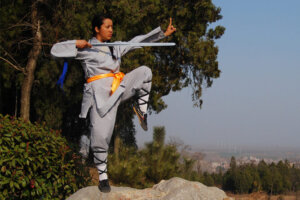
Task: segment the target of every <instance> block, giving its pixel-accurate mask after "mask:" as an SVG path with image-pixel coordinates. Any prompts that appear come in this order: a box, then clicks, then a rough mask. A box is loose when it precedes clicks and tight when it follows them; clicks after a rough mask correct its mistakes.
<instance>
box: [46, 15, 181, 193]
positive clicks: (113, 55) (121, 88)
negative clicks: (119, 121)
mask: <svg viewBox="0 0 300 200" xmlns="http://www.w3.org/2000/svg"><path fill="white" fill-rule="evenodd" d="M92 31H93V37H92V38H91V39H90V40H89V41H86V40H68V41H64V42H59V43H56V44H54V45H53V47H52V48H51V55H52V56H53V57H54V58H73V59H76V60H79V61H80V62H81V65H82V67H83V71H84V73H85V78H86V80H87V82H86V83H85V84H84V89H83V98H82V105H81V113H80V115H79V117H80V118H86V116H87V114H88V112H89V115H90V132H91V136H90V142H91V149H92V151H93V156H94V163H95V165H96V167H97V169H98V172H99V185H98V187H99V190H100V191H101V192H110V185H109V181H108V176H107V151H108V148H109V143H110V140H111V136H112V133H113V129H114V124H115V120H116V114H117V110H118V106H119V104H120V103H121V102H123V101H125V100H127V99H129V98H130V97H133V96H137V103H136V104H134V106H133V110H134V112H135V113H136V114H137V116H138V119H139V122H140V124H141V126H142V128H143V129H144V130H147V106H148V99H149V93H150V89H151V80H152V72H151V69H150V68H148V67H146V66H140V67H138V68H136V69H134V70H132V71H131V72H129V73H127V74H126V75H125V74H123V73H122V72H120V65H121V57H122V56H124V55H125V54H126V53H127V52H129V51H131V50H133V49H136V48H140V47H136V46H92V44H99V43H103V42H109V41H110V40H111V38H112V36H113V21H112V20H111V18H110V17H108V16H101V15H95V16H94V18H93V20H92ZM174 31H176V28H174V26H173V25H172V18H170V24H169V26H168V28H167V30H166V31H165V32H163V31H162V30H161V28H160V27H157V28H156V29H154V30H152V31H151V32H149V33H147V34H145V35H139V36H136V37H134V38H133V39H132V40H130V41H129V42H132V43H136V42H155V41H158V40H161V39H163V38H165V37H166V36H169V35H171V34H172V33H173V32H174Z"/></svg>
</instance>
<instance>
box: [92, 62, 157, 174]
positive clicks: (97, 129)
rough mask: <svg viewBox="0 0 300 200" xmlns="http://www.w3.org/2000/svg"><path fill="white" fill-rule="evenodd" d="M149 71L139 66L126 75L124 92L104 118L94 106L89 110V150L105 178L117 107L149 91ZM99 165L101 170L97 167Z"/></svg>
mask: <svg viewBox="0 0 300 200" xmlns="http://www.w3.org/2000/svg"><path fill="white" fill-rule="evenodd" d="M151 79H152V72H151V69H150V68H148V67H146V66H141V67H138V68H136V69H134V70H133V71H131V72H129V73H127V74H126V75H125V77H124V79H123V81H122V83H123V84H124V85H125V91H124V93H123V94H122V95H121V97H120V99H119V100H118V101H117V102H116V103H115V104H114V106H113V107H112V108H111V110H110V111H109V112H108V113H107V114H106V115H105V116H104V117H100V115H99V114H98V112H97V108H96V105H95V104H94V105H93V106H92V108H91V110H90V122H91V124H90V130H91V148H92V150H93V154H94V162H95V164H96V166H97V168H98V171H99V173H100V178H101V174H102V173H104V176H103V177H105V176H106V174H105V173H106V171H107V170H106V168H107V164H106V162H107V151H108V148H109V143H110V140H111V137H112V133H113V130H114V125H115V121H116V115H117V110H118V106H119V104H120V103H121V102H123V101H125V100H127V99H129V98H130V97H132V96H134V95H135V94H136V93H138V94H137V95H138V96H140V95H144V94H145V92H144V91H143V90H146V91H148V92H150V90H151ZM100 165H101V169H100V170H99V167H98V166H100ZM104 179H105V178H104Z"/></svg>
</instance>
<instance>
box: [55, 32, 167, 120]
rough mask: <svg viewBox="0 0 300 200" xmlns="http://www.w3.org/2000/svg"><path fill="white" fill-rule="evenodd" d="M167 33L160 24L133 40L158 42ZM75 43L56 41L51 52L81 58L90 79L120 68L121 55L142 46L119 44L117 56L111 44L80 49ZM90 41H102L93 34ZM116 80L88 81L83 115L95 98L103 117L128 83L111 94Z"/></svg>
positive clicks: (116, 49) (109, 78) (56, 56)
mask: <svg viewBox="0 0 300 200" xmlns="http://www.w3.org/2000/svg"><path fill="white" fill-rule="evenodd" d="M164 37H165V36H164V33H163V31H162V30H161V28H160V27H157V28H156V29H154V30H152V31H151V32H149V33H148V34H145V35H140V36H136V37H134V38H133V39H132V40H130V41H129V42H155V41H158V40H160V39H163V38H164ZM75 43H76V40H68V41H65V42H60V43H56V44H54V45H53V47H52V49H51V55H52V56H53V57H55V58H74V59H76V60H80V62H81V65H82V68H83V71H84V73H85V78H86V79H87V78H89V77H92V76H95V75H99V74H106V73H111V72H113V73H116V72H119V70H120V65H121V57H122V56H123V55H125V54H126V53H127V52H128V51H130V50H133V49H136V48H140V47H132V46H115V47H114V55H115V56H116V58H117V59H116V60H113V58H112V56H111V53H110V51H109V48H108V47H107V46H102V47H101V46H94V47H92V48H85V49H77V48H76V44H75ZM89 43H92V44H95V43H100V42H99V41H98V40H97V39H96V38H95V37H93V38H92V39H90V40H89ZM112 80H113V77H108V78H103V79H99V80H97V81H93V82H90V83H85V84H84V89H83V99H82V104H81V113H80V115H79V117H80V118H86V116H87V113H88V111H89V108H90V107H91V106H92V105H93V102H94V101H95V104H96V106H97V110H98V112H99V114H100V116H101V117H103V116H104V115H105V114H106V113H107V112H108V111H109V110H110V108H111V107H112V106H113V105H114V103H115V102H116V101H117V100H118V99H119V97H120V96H121V94H122V93H123V92H124V90H125V86H124V85H123V84H122V83H121V85H120V86H119V87H118V89H117V90H116V91H115V92H114V93H113V95H111V96H110V90H111V84H112Z"/></svg>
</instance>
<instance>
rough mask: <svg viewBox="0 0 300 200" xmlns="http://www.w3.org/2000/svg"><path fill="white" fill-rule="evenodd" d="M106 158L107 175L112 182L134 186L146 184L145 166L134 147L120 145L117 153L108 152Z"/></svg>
mask: <svg viewBox="0 0 300 200" xmlns="http://www.w3.org/2000/svg"><path fill="white" fill-rule="evenodd" d="M108 160H109V162H108V169H109V170H108V173H109V177H110V178H111V179H112V180H113V182H114V183H116V184H118V185H120V186H124V185H125V186H130V187H135V188H143V187H145V186H147V182H146V180H145V171H146V169H147V167H146V166H145V164H144V161H143V159H142V158H141V157H140V154H139V152H138V151H137V150H136V149H135V148H133V147H126V146H123V145H121V148H120V151H119V155H118V156H117V155H116V154H110V155H109V158H108Z"/></svg>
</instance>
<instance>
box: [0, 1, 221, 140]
mask: <svg viewBox="0 0 300 200" xmlns="http://www.w3.org/2000/svg"><path fill="white" fill-rule="evenodd" d="M0 9H1V15H2V16H3V17H2V18H1V33H0V42H1V49H0V52H1V63H0V65H1V68H3V70H1V78H0V81H1V83H0V88H1V89H0V92H1V100H0V101H1V104H2V103H3V104H2V105H4V104H5V105H6V104H8V105H9V106H7V107H4V106H2V107H1V108H0V111H1V112H3V113H9V114H11V113H13V114H16V115H18V114H17V113H18V112H19V111H18V107H19V106H16V105H18V104H19V103H20V104H21V105H20V107H21V112H20V113H21V116H22V117H23V118H24V119H29V118H31V120H33V121H36V120H38V121H47V123H48V125H49V126H52V127H55V128H63V132H64V134H65V135H72V137H73V138H74V132H75V133H76V132H77V130H74V128H72V127H74V126H78V124H79V120H78V117H77V116H78V113H79V109H80V101H81V93H82V83H83V82H84V77H83V73H82V71H81V68H80V66H79V64H78V62H75V61H70V64H69V65H70V70H69V72H68V75H67V77H66V83H65V87H64V91H65V92H64V93H60V92H58V91H57V89H56V87H55V82H56V80H57V78H58V76H59V71H60V68H61V65H62V61H53V60H51V59H50V55H49V51H50V47H51V46H52V44H54V43H55V42H57V41H61V40H65V39H73V38H75V39H76V38H82V39H89V37H90V35H91V31H90V21H91V18H92V17H93V15H94V14H95V13H104V14H105V13H108V14H110V15H111V16H113V21H114V29H115V32H116V34H115V37H114V38H115V40H129V39H130V38H132V37H133V36H136V35H139V34H143V33H147V32H148V31H150V30H151V29H152V28H154V27H156V26H158V25H162V29H165V28H166V26H167V25H168V20H169V17H173V23H174V25H175V26H176V27H177V32H176V34H174V35H173V36H172V37H170V38H168V39H166V41H173V42H176V44H177V45H176V47H175V48H143V49H140V50H136V51H134V52H132V53H129V54H128V55H126V57H124V58H123V60H122V70H123V72H125V73H126V72H128V71H130V70H132V69H133V68H135V67H137V66H139V65H148V66H149V67H151V69H152V71H153V87H152V88H153V90H152V92H151V98H150V110H151V111H154V112H160V111H161V110H162V109H164V108H166V105H165V104H164V102H163V100H162V99H161V97H162V96H165V95H168V94H169V92H170V91H171V90H172V91H179V90H181V89H182V88H185V87H188V86H190V87H191V88H192V89H193V96H192V97H193V101H194V105H196V106H201V104H202V100H201V94H202V87H210V86H211V85H212V83H213V79H215V78H218V77H219V75H220V70H219V69H218V62H217V54H218V48H217V46H216V45H215V40H216V39H218V38H220V37H221V36H222V35H223V33H224V30H225V29H224V28H223V27H221V26H216V27H215V28H209V25H210V24H211V23H213V22H216V21H217V20H219V19H221V18H222V16H221V15H220V12H221V9H220V8H217V7H216V6H215V5H214V4H213V3H212V2H211V0H201V1H183V0H161V1H152V0H151V1H149V0H147V1H146V0H143V1H133V0H118V1H117V0H112V1H101V2H95V1H91V0H88V1H84V2H83V1H79V0H75V1H62V0H55V1H47V0H41V1H24V2H23V1H17V2H15V1H4V2H1V8H0ZM87 10H89V11H90V12H86V11H87ZM43 36H47V37H43ZM33 37H35V39H34V40H33V39H32V38H33ZM27 52H34V53H31V54H29V57H28V56H27ZM29 64H30V65H29ZM27 66H28V67H27ZM29 66H31V67H29ZM22 88H24V89H22ZM20 91H22V92H21V101H20V100H19V97H18V96H19V92H20ZM4 93H5V94H6V95H3V94H4ZM30 95H31V98H30ZM12 102H14V103H12ZM15 102H17V103H15ZM65 102H68V103H65ZM30 105H33V107H34V109H30ZM127 105H128V103H127ZM120 112H122V113H123V114H124V115H126V116H128V118H127V119H132V116H133V112H132V111H127V110H124V112H123V110H120ZM29 114H31V117H30V116H29ZM127 119H126V120H127ZM118 123H120V125H119V128H120V129H122V130H123V129H126V127H123V125H122V124H126V121H125V122H121V121H120V122H118ZM117 125H118V124H117ZM126 126H127V130H128V128H130V130H131V133H130V134H129V135H130V137H131V138H133V137H134V136H133V135H134V134H133V133H134V131H132V130H134V127H133V125H129V126H128V125H126ZM125 135H126V134H125ZM131 141H134V140H131Z"/></svg>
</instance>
